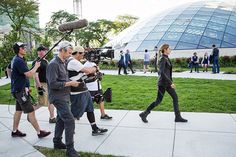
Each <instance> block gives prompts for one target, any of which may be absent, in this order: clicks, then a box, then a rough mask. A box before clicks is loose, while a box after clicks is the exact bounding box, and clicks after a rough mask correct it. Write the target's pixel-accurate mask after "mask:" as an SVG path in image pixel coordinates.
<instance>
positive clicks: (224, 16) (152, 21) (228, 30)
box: [106, 1, 236, 52]
mask: <svg viewBox="0 0 236 157" xmlns="http://www.w3.org/2000/svg"><path fill="white" fill-rule="evenodd" d="M235 7H236V5H235V2H232V1H200V2H194V3H189V4H186V5H183V6H178V7H176V8H173V9H170V10H168V11H165V12H163V13H160V14H157V15H155V16H153V17H150V18H148V19H145V20H144V21H140V22H138V23H136V24H134V25H133V26H131V27H129V28H128V29H126V30H124V31H123V32H121V33H120V34H119V35H118V36H117V37H116V38H114V39H113V40H111V41H110V42H108V43H107V44H106V46H113V48H115V49H129V50H130V51H133V52H139V51H140V52H143V51H144V50H145V49H148V50H153V49H154V47H155V46H158V47H160V45H162V44H163V43H168V44H169V45H170V46H171V48H172V49H174V50H188V49H208V48H211V46H212V44H215V45H216V46H217V47H219V48H236V9H235Z"/></svg>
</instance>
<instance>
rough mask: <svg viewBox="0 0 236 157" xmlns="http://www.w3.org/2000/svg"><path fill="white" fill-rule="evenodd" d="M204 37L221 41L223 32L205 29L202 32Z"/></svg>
mask: <svg viewBox="0 0 236 157" xmlns="http://www.w3.org/2000/svg"><path fill="white" fill-rule="evenodd" d="M204 36H206V37H210V38H216V39H220V40H222V38H223V32H220V31H215V30H211V29H206V30H205V32H204Z"/></svg>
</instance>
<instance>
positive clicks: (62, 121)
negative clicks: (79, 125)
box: [53, 100, 75, 148]
mask: <svg viewBox="0 0 236 157" xmlns="http://www.w3.org/2000/svg"><path fill="white" fill-rule="evenodd" d="M53 105H54V106H55V107H56V109H57V122H56V125H55V134H54V138H53V142H54V143H57V142H59V141H61V139H62V133H63V131H64V130H65V141H66V146H67V147H68V148H70V147H73V145H74V131H75V120H74V117H73V115H72V113H71V111H70V107H69V102H68V101H64V100H55V101H53Z"/></svg>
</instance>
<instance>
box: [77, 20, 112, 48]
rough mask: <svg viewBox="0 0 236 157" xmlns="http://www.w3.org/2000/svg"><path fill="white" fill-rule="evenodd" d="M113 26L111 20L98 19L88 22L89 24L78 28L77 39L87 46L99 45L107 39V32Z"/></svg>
mask: <svg viewBox="0 0 236 157" xmlns="http://www.w3.org/2000/svg"><path fill="white" fill-rule="evenodd" d="M114 28H115V25H114V23H113V22H112V21H109V20H105V19H100V20H97V21H96V22H90V23H89V26H88V27H86V28H84V29H82V30H80V31H79V33H78V37H77V38H78V40H79V41H80V43H81V44H82V45H86V46H87V47H90V46H92V47H101V46H102V45H104V44H105V43H106V42H107V41H108V35H109V32H111V31H112V29H114Z"/></svg>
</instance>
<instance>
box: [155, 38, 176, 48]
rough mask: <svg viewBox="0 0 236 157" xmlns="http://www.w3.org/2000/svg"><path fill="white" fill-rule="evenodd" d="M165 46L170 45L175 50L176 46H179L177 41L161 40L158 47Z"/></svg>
mask: <svg viewBox="0 0 236 157" xmlns="http://www.w3.org/2000/svg"><path fill="white" fill-rule="evenodd" d="M163 44H169V45H170V48H171V49H175V46H176V44H177V41H167V40H161V41H160V42H159V43H158V45H157V47H161V45H163Z"/></svg>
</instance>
